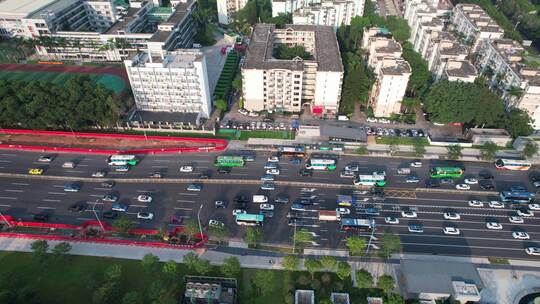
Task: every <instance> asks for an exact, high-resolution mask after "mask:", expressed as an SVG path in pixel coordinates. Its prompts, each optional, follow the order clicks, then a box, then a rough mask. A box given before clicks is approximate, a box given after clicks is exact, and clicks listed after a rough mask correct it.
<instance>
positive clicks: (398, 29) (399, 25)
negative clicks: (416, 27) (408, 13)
mask: <svg viewBox="0 0 540 304" xmlns="http://www.w3.org/2000/svg"><path fill="white" fill-rule="evenodd" d="M386 26H387V27H388V29H389V30H390V31H391V32H392V36H393V37H394V38H395V39H396V40H397V41H399V42H400V43H405V42H407V40H409V36H410V35H411V34H410V31H411V29H410V27H409V24H408V23H407V20H405V19H403V18H401V17H396V16H388V17H386Z"/></svg>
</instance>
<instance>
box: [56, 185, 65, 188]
mask: <svg viewBox="0 0 540 304" xmlns="http://www.w3.org/2000/svg"><path fill="white" fill-rule="evenodd" d="M53 187H54V188H64V187H65V186H64V185H53Z"/></svg>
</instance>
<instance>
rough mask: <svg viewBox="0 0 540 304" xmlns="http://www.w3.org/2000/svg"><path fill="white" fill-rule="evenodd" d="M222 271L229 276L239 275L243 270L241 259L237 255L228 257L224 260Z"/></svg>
mask: <svg viewBox="0 0 540 304" xmlns="http://www.w3.org/2000/svg"><path fill="white" fill-rule="evenodd" d="M221 272H222V273H223V274H224V275H226V276H228V277H238V276H239V275H240V273H241V272H242V268H241V265H240V261H238V259H237V258H236V257H228V258H226V259H224V260H223V265H221Z"/></svg>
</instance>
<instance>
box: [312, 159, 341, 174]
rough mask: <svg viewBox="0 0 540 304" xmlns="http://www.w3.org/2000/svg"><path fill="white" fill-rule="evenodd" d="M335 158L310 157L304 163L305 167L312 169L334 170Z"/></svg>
mask: <svg viewBox="0 0 540 304" xmlns="http://www.w3.org/2000/svg"><path fill="white" fill-rule="evenodd" d="M336 167H337V166H336V160H335V159H333V158H322V157H312V158H310V159H309V161H308V162H307V163H306V169H313V170H327V171H333V170H336Z"/></svg>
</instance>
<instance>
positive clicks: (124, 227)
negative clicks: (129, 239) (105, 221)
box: [113, 216, 135, 235]
mask: <svg viewBox="0 0 540 304" xmlns="http://www.w3.org/2000/svg"><path fill="white" fill-rule="evenodd" d="M113 227H114V228H116V230H117V231H118V232H119V233H120V234H124V235H126V234H128V233H129V231H131V230H132V229H133V228H134V227H135V222H133V220H132V219H130V218H129V217H127V216H122V217H120V218H119V219H117V220H114V222H113Z"/></svg>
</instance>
